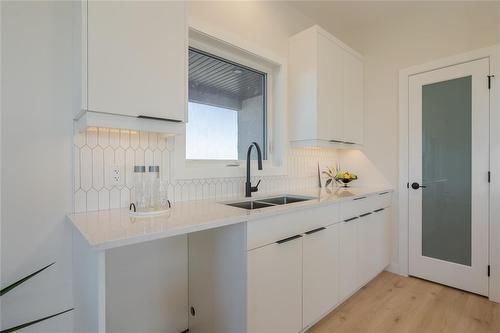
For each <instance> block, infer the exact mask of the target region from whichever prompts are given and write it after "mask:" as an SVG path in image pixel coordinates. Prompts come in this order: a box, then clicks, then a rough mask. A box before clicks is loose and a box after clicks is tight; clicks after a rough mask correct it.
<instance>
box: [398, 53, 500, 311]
mask: <svg viewBox="0 0 500 333" xmlns="http://www.w3.org/2000/svg"><path fill="white" fill-rule="evenodd" d="M483 58H489V60H490V73H491V74H496V78H494V79H492V81H491V94H490V171H491V174H492V177H491V183H490V211H489V215H490V226H489V227H490V228H489V229H490V236H489V238H490V246H489V251H490V267H491V274H490V280H489V299H490V300H492V301H495V302H499V303H500V205H498V204H497V205H495V204H494V202H497V203H498V202H500V44H499V45H495V46H492V47H487V48H482V49H479V50H474V51H471V52H467V53H462V54H459V55H455V56H451V57H447V58H442V59H439V60H435V61H432V62H429V63H426V64H422V65H417V66H412V67H409V68H405V69H402V70H400V71H399V177H398V188H397V189H396V192H397V195H396V200H397V205H396V207H397V217H398V234H397V235H398V236H397V238H398V245H397V248H398V251H397V253H398V258H395V262H396V263H397V267H392V269H391V270H392V271H395V272H398V273H399V274H400V275H403V276H408V272H409V268H408V267H409V248H408V246H409V218H408V214H409V211H408V200H409V191H408V188H407V183H408V182H409V181H410V179H409V174H408V166H409V150H408V143H409V113H408V112H409V84H408V82H409V77H410V76H412V75H415V74H420V73H425V72H429V71H433V70H436V69H440V68H444V67H449V66H453V65H458V64H462V63H465V62H469V61H473V60H478V59H483ZM485 80H487V78H485ZM496 175H498V176H496ZM485 274H486V272H485Z"/></svg>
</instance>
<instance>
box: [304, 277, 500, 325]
mask: <svg viewBox="0 0 500 333" xmlns="http://www.w3.org/2000/svg"><path fill="white" fill-rule="evenodd" d="M499 332H500V304H497V303H493V302H490V301H489V300H488V299H487V298H485V297H481V296H478V295H474V294H470V293H467V292H464V291H460V290H457V289H453V288H449V287H446V286H443V285H440V284H435V283H432V282H428V281H424V280H420V279H416V278H407V277H402V276H399V275H395V274H392V273H388V272H383V273H381V274H380V275H379V276H378V277H377V278H375V279H374V280H373V281H371V282H370V283H369V284H368V285H367V286H365V287H364V288H362V289H361V290H360V291H359V292H357V293H356V294H355V295H354V296H352V297H351V298H350V299H349V300H347V301H346V302H345V303H344V304H342V305H340V306H339V307H338V308H337V309H335V310H334V311H332V312H331V313H330V314H329V315H328V316H326V317H325V318H324V319H323V320H321V321H320V322H319V323H317V324H316V325H315V326H313V327H312V328H311V329H310V330H308V333H499Z"/></svg>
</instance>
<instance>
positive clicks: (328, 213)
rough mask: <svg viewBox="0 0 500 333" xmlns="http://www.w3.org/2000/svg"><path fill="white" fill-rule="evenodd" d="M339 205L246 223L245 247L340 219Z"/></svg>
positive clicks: (257, 245)
mask: <svg viewBox="0 0 500 333" xmlns="http://www.w3.org/2000/svg"><path fill="white" fill-rule="evenodd" d="M339 208H340V207H339V205H338V204H334V205H330V206H324V207H317V208H311V209H304V210H301V211H297V212H293V213H288V214H283V215H277V216H273V217H268V218H264V219H261V220H257V221H251V222H248V223H247V249H248V250H251V249H255V248H257V247H260V246H263V245H266V244H271V243H274V242H276V241H278V240H281V239H284V238H287V237H291V236H294V235H298V234H303V233H304V232H306V231H309V230H312V229H315V228H320V227H324V226H327V225H330V224H333V223H335V222H338V221H340V212H339Z"/></svg>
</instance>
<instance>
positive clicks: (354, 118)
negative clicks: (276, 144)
mask: <svg viewBox="0 0 500 333" xmlns="http://www.w3.org/2000/svg"><path fill="white" fill-rule="evenodd" d="M289 62H290V69H289V70H290V75H289V82H290V83H289V96H290V108H289V109H290V140H291V141H292V142H293V143H294V144H297V145H301V144H305V145H310V144H313V145H323V146H324V145H327V146H328V145H330V144H335V145H338V144H343V145H347V146H348V145H349V144H362V143H363V126H364V124H363V122H364V120H363V60H362V57H361V56H360V55H359V54H358V53H356V52H355V51H354V50H352V49H351V48H349V47H348V46H347V45H345V44H344V43H342V42H341V41H339V40H338V39H336V38H335V37H334V36H332V35H331V34H329V33H328V32H326V31H325V30H323V29H321V28H320V27H318V26H313V27H311V28H309V29H307V30H304V31H302V32H300V33H298V34H297V35H295V36H292V37H291V39H290V55H289ZM301 142H302V143H301Z"/></svg>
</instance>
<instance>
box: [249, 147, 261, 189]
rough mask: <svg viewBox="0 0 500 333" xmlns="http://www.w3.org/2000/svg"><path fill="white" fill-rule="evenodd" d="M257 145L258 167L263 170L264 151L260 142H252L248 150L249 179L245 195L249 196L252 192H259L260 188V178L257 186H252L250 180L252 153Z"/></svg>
mask: <svg viewBox="0 0 500 333" xmlns="http://www.w3.org/2000/svg"><path fill="white" fill-rule="evenodd" d="M254 146H255V149H256V150H257V168H258V169H259V170H262V151H261V150H260V147H259V144H258V143H257V142H252V144H251V145H250V146H249V147H248V151H247V181H246V183H245V197H247V198H249V197H251V196H252V192H257V191H258V190H259V184H260V180H259V182H258V183H257V186H252V183H251V182H250V155H251V154H252V148H253V147H254Z"/></svg>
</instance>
